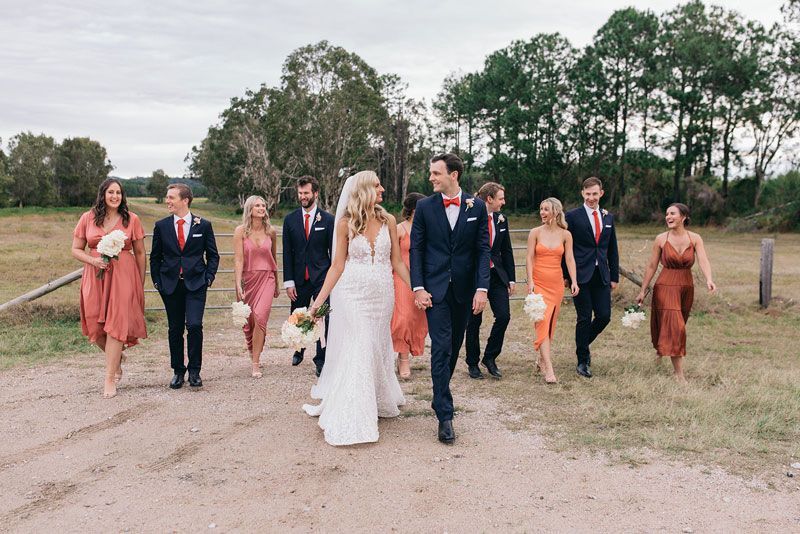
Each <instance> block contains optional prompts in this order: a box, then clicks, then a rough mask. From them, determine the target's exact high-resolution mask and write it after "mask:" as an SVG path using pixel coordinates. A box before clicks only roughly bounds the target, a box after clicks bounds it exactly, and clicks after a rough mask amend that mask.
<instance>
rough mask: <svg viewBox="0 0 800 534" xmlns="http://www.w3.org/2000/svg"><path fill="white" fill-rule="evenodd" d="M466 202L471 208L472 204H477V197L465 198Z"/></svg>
mask: <svg viewBox="0 0 800 534" xmlns="http://www.w3.org/2000/svg"><path fill="white" fill-rule="evenodd" d="M464 202H465V203H466V204H467V209H470V208H471V207H472V206H474V205H475V199H474V198H468V199H466V200H464ZM464 211H466V210H464Z"/></svg>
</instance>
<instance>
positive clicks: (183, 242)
mask: <svg viewBox="0 0 800 534" xmlns="http://www.w3.org/2000/svg"><path fill="white" fill-rule="evenodd" d="M184 223H186V221H184V220H183V219H178V246H179V247H180V248H181V252H183V247H184V245H186V236H185V235H183V225H184Z"/></svg>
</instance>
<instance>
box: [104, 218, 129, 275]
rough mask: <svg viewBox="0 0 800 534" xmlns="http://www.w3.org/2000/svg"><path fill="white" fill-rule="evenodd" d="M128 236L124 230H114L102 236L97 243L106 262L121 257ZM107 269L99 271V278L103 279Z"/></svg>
mask: <svg viewBox="0 0 800 534" xmlns="http://www.w3.org/2000/svg"><path fill="white" fill-rule="evenodd" d="M127 239H128V236H126V235H125V232H123V231H122V230H114V231H113V232H109V233H107V234H106V235H104V236H103V237H101V238H100V242H99V243H98V244H97V252H98V253H99V254H100V257H101V258H102V259H103V261H104V262H105V263H111V260H117V259H119V253H120V252H122V249H123V248H124V247H125V241H126V240H127ZM104 274H105V271H103V270H99V271H97V278H99V279H101V280H102V279H103V275H104Z"/></svg>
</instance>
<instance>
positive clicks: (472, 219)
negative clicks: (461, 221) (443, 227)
mask: <svg viewBox="0 0 800 534" xmlns="http://www.w3.org/2000/svg"><path fill="white" fill-rule="evenodd" d="M477 220H478V218H477V217H470V218H469V219H467V222H472V221H477Z"/></svg>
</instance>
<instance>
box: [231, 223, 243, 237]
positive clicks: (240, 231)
mask: <svg viewBox="0 0 800 534" xmlns="http://www.w3.org/2000/svg"><path fill="white" fill-rule="evenodd" d="M242 235H244V225H243V224H240V225H239V226H237V227H236V229H235V230H234V231H233V237H242Z"/></svg>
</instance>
